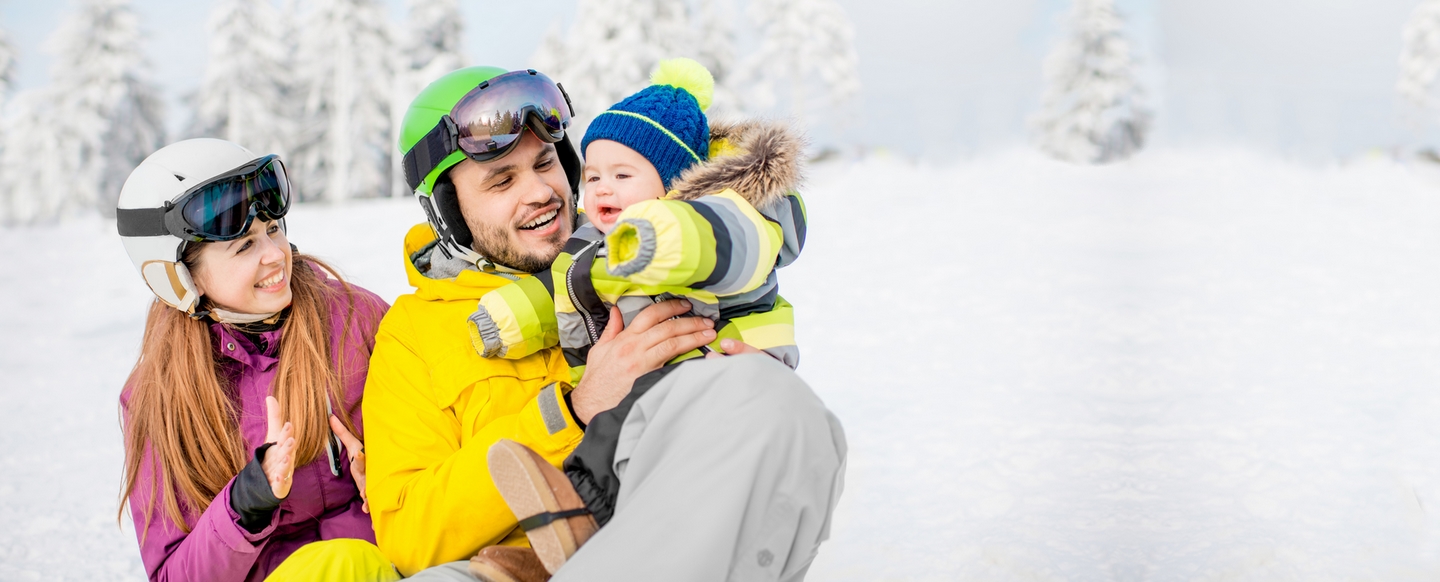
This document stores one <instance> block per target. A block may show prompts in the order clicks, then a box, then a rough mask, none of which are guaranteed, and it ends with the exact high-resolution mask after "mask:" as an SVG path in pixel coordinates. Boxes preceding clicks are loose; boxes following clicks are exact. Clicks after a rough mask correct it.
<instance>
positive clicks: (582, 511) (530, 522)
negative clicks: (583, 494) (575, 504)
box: [518, 507, 590, 531]
mask: <svg viewBox="0 0 1440 582" xmlns="http://www.w3.org/2000/svg"><path fill="white" fill-rule="evenodd" d="M589 514H590V510H589V509H586V508H584V507H581V508H579V509H567V510H565V511H547V512H545V513H540V514H536V515H532V516H530V517H527V518H525V519H522V520H520V523H519V524H518V525H519V526H520V529H522V530H525V531H530V530H533V529H537V528H542V527H545V526H547V525H550V524H551V522H554V521H555V520H558V519H565V518H567V517H576V516H580V515H589Z"/></svg>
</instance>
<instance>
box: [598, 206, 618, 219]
mask: <svg viewBox="0 0 1440 582" xmlns="http://www.w3.org/2000/svg"><path fill="white" fill-rule="evenodd" d="M595 217H596V218H598V219H600V220H602V221H605V222H614V220H615V219H616V218H619V217H620V209H619V208H616V207H614V206H601V207H599V208H596V209H595Z"/></svg>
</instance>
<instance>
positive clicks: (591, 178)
mask: <svg viewBox="0 0 1440 582" xmlns="http://www.w3.org/2000/svg"><path fill="white" fill-rule="evenodd" d="M585 181H586V182H598V181H600V176H585Z"/></svg>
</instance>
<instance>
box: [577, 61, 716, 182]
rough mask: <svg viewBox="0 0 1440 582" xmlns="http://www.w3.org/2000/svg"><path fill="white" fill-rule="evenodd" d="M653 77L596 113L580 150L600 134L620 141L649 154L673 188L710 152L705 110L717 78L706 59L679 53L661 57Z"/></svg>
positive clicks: (649, 157) (587, 146)
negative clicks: (634, 90)
mask: <svg viewBox="0 0 1440 582" xmlns="http://www.w3.org/2000/svg"><path fill="white" fill-rule="evenodd" d="M650 83H651V84H650V86H649V87H646V88H644V89H641V90H640V91H639V92H637V93H635V94H634V95H631V96H629V97H626V98H625V99H624V100H622V101H620V102H619V103H616V104H615V105H613V106H611V107H610V109H607V110H605V111H604V112H602V113H600V114H599V115H596V116H595V119H594V121H591V122H590V127H589V128H587V129H586V130H585V139H584V140H582V141H581V142H580V151H581V152H582V154H583V152H585V150H586V149H588V148H589V146H590V142H593V141H595V140H597V139H608V140H611V141H615V142H619V143H621V144H623V145H625V147H628V148H630V149H632V150H635V151H636V152H637V153H639V154H640V155H642V156H645V159H647V160H649V161H650V164H651V165H653V166H655V171H656V172H658V173H659V174H660V179H661V180H662V181H663V182H664V183H665V189H666V190H669V189H670V183H671V181H673V180H674V179H675V178H678V177H679V176H680V172H683V171H684V170H685V169H686V168H688V167H690V166H691V165H693V164H696V163H699V162H703V161H705V160H706V159H707V158H708V157H709V154H710V122H709V120H708V119H706V118H705V110H706V109H709V108H710V101H711V99H712V98H713V97H714V95H715V78H714V77H713V76H711V75H710V71H709V70H707V69H706V68H705V66H704V65H701V64H700V63H697V62H695V61H694V60H691V59H685V58H679V59H668V60H664V61H660V63H659V64H658V65H656V67H655V72H654V73H653V74H651V75H650Z"/></svg>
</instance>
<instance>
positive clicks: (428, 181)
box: [399, 67, 582, 268]
mask: <svg viewBox="0 0 1440 582" xmlns="http://www.w3.org/2000/svg"><path fill="white" fill-rule="evenodd" d="M509 72H510V71H507V70H505V69H501V68H499V67H466V68H463V69H458V70H455V71H451V72H449V73H446V74H445V75H444V76H441V77H440V78H439V79H436V80H435V81H434V82H432V83H430V84H429V85H427V86H426V87H425V88H424V89H422V90H421V91H420V94H419V95H416V96H415V99H414V100H412V101H411V102H410V107H409V108H407V109H406V110H405V118H404V120H402V121H401V124H400V143H399V146H400V154H401V155H402V156H404V155H406V154H409V153H411V150H412V149H414V148H416V147H417V146H418V147H421V148H423V147H425V145H426V144H425V143H422V142H423V141H425V138H426V136H427V134H430V133H431V131H432V130H435V128H436V126H437V125H438V124H440V123H441V121H442V119H444V118H445V117H446V116H447V115H449V114H450V112H451V110H452V109H454V108H455V105H456V104H457V103H459V102H460V100H461V99H462V98H464V97H465V96H466V95H467V94H469V93H470V92H471V91H472V90H474V89H475V88H477V87H479V86H480V85H481V84H482V83H485V82H486V81H489V80H491V79H494V78H495V77H498V76H500V75H504V74H506V73H509ZM530 72H531V73H532V74H534V73H535V72H534V71H533V70H532V71H530ZM556 85H557V88H560V87H559V84H558V83H557V84H556ZM560 91H561V93H562V94H563V93H564V89H563V88H560ZM565 100H566V106H567V107H569V96H568V95H565ZM572 109H573V108H572ZM572 114H573V111H572ZM506 153H508V152H506ZM555 153H556V154H558V156H559V158H560V167H561V168H563V169H564V170H565V177H566V181H568V182H569V183H570V212H571V221H572V224H573V221H574V220H575V217H574V213H575V211H576V209H577V208H578V207H579V196H580V177H581V168H582V166H581V162H580V155H579V154H578V153H577V150H576V149H575V146H574V145H573V144H572V143H571V141H570V136H569V135H566V136H564V137H563V138H561V139H560V141H558V142H556V143H555ZM504 155H505V154H501V156H499V157H504ZM465 157H466V156H465V152H463V151H460V150H459V149H456V150H455V151H452V152H450V153H449V154H448V155H446V156H445V157H444V158H442V159H441V161H440V163H438V164H435V166H434V169H432V170H430V171H429V172H428V173H427V174H426V175H425V176H423V177H420V176H414V178H415V179H413V180H411V179H409V178H411V176H409V175H408V174H407V180H408V181H409V182H410V184H411V186H412V187H413V188H414V191H415V198H416V199H417V200H418V201H419V202H420V207H421V208H422V209H423V210H424V211H425V217H426V219H428V220H429V222H430V226H431V227H432V228H433V229H434V230H435V236H436V238H437V239H438V240H437V242H438V243H439V247H440V251H441V252H442V253H444V254H445V256H446V257H448V258H455V257H462V258H464V259H465V260H466V261H469V262H471V263H474V264H476V265H477V266H480V267H482V268H484V266H485V265H486V264H487V263H490V262H491V261H490V260H489V259H488V258H487V257H484V256H481V255H480V254H479V253H477V252H475V249H474V247H473V243H474V237H473V236H472V235H471V233H470V227H469V226H468V225H467V224H466V223H465V218H464V216H463V215H462V214H461V213H460V201H459V199H458V198H457V197H456V195H455V185H454V184H453V183H452V182H451V181H450V179H449V176H447V175H446V174H447V173H448V172H449V171H450V168H452V167H454V166H455V164H458V163H460V162H461V161H463V160H465ZM495 159H499V158H498V157H497V158H495ZM409 171H410V169H409V168H407V172H409ZM501 266H504V265H501Z"/></svg>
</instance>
